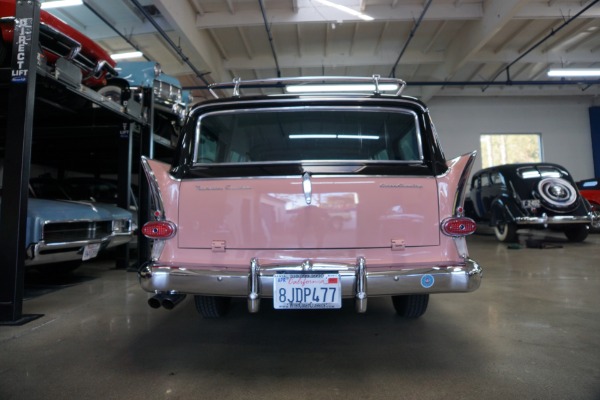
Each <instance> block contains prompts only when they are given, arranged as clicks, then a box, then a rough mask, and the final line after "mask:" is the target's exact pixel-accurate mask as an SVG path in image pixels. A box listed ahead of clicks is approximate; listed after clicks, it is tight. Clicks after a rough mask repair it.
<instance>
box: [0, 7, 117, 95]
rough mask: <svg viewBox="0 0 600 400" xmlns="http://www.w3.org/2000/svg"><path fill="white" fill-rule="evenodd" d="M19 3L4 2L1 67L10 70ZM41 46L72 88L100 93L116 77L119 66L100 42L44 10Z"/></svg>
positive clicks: (0, 15) (1, 9)
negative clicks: (108, 79) (77, 87)
mask: <svg viewBox="0 0 600 400" xmlns="http://www.w3.org/2000/svg"><path fill="white" fill-rule="evenodd" d="M15 12H16V2H15V1H14V0H0V29H1V31H2V40H1V41H0V65H1V66H3V67H10V62H11V60H10V54H11V52H10V49H11V48H12V44H13V37H14V31H15ZM39 43H40V47H41V50H42V54H43V57H44V58H45V60H46V65H47V67H48V69H49V70H50V71H51V72H52V73H54V74H55V75H56V76H57V78H59V79H61V80H64V81H67V82H69V83H71V84H72V85H79V84H81V83H83V84H84V85H86V86H88V87H91V88H94V89H97V88H100V87H103V86H104V85H106V78H107V76H108V75H110V76H116V75H117V72H116V70H115V66H116V62H115V61H114V60H113V59H112V58H111V57H110V55H109V54H108V53H107V52H106V51H105V50H104V49H103V48H102V47H101V46H100V45H99V44H97V43H96V42H94V41H93V40H92V39H90V38H89V37H87V36H85V35H84V34H82V33H81V32H79V31H78V30H76V29H74V28H73V27H71V26H69V25H68V24H67V23H66V22H64V21H62V20H60V19H59V18H57V17H55V16H54V15H52V14H50V13H49V12H47V11H45V10H40V37H39Z"/></svg>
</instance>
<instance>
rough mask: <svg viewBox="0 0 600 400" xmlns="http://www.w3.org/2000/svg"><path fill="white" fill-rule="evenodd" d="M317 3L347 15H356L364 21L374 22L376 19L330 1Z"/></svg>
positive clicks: (317, 0) (321, 0)
mask: <svg viewBox="0 0 600 400" xmlns="http://www.w3.org/2000/svg"><path fill="white" fill-rule="evenodd" d="M315 1H316V2H318V3H321V4H323V5H324V6H328V7H332V8H335V9H338V10H340V11H343V12H345V13H347V14H350V15H354V16H355V17H358V18H360V19H362V20H364V21H373V20H374V19H375V18H373V17H371V16H369V15H367V14H363V13H361V12H359V11H356V10H353V9H351V8H350V7H346V6H342V5H340V4H337V3H334V2H333V1H328V0H315Z"/></svg>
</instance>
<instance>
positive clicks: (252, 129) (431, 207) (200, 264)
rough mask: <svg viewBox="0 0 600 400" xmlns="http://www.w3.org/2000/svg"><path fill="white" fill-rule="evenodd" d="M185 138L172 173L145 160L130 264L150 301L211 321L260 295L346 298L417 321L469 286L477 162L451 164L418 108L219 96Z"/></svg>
mask: <svg viewBox="0 0 600 400" xmlns="http://www.w3.org/2000/svg"><path fill="white" fill-rule="evenodd" d="M367 81H368V80H367ZM394 81H395V82H396V83H398V81H396V80H394ZM400 82H401V81H400ZM269 83H272V82H269ZM182 134H183V135H184V137H183V140H182V141H180V147H179V149H178V151H179V152H178V157H177V159H176V161H175V162H174V163H173V165H168V164H164V163H161V162H159V161H154V160H149V159H144V160H143V162H142V164H143V167H144V171H145V172H146V175H147V177H148V180H149V182H150V188H151V190H152V193H153V200H154V204H155V205H156V210H155V212H154V216H155V220H154V221H150V222H149V223H147V224H146V225H145V226H144V227H143V233H144V235H146V236H147V237H150V238H152V239H154V244H153V249H152V255H151V260H150V261H149V262H148V263H146V264H145V265H144V266H143V267H142V268H141V269H140V282H141V286H142V287H143V288H144V289H145V290H146V291H149V292H152V293H155V296H153V297H152V298H151V299H150V301H149V303H150V305H151V306H154V307H158V306H160V305H161V304H162V305H163V306H165V307H166V308H172V307H173V306H174V305H175V304H176V303H177V302H179V301H180V300H181V299H182V298H183V296H185V295H186V294H192V295H194V297H195V302H196V306H197V309H198V311H199V312H200V313H201V314H202V315H203V316H204V317H218V316H221V315H223V314H224V313H225V312H226V310H227V307H228V304H229V301H230V299H231V298H232V297H245V298H246V299H247V300H248V308H249V311H250V312H257V311H258V310H259V306H260V300H261V299H263V298H264V299H270V300H271V301H272V303H273V307H274V308H276V309H314V308H340V307H341V301H342V299H346V298H348V299H350V298H352V299H354V300H355V303H356V309H357V311H359V312H365V311H366V309H367V299H368V298H369V297H375V296H392V299H393V304H394V307H395V309H396V311H397V312H398V314H400V315H403V316H407V317H419V316H421V315H422V314H423V313H424V312H425V311H426V308H427V304H428V300H429V294H431V293H448V292H470V291H473V290H475V289H477V288H478V287H479V284H480V279H481V268H480V266H479V265H478V264H477V263H476V262H475V261H473V260H472V259H470V258H469V255H468V251H467V246H466V236H467V235H469V234H471V233H472V232H473V231H474V230H475V224H474V222H473V221H472V220H470V219H469V218H466V217H464V216H463V209H462V202H463V200H464V188H465V184H466V182H467V180H468V174H469V171H470V168H471V166H472V163H473V160H474V157H475V155H474V154H466V155H464V156H462V157H458V158H456V159H454V160H451V161H448V162H447V161H446V160H445V159H444V158H443V154H442V152H441V149H440V148H439V144H438V143H439V142H438V140H437V136H436V133H435V131H434V129H433V125H432V124H431V121H430V119H429V115H428V113H427V109H426V108H425V106H424V105H423V104H422V103H420V102H418V101H417V100H414V99H410V98H406V97H402V96H399V95H389V96H388V95H381V94H378V93H375V94H371V95H339V94H338V95H328V96H319V95H313V96H306V97H305V96H280V97H269V96H263V97H261V98H249V99H248V98H244V97H239V98H230V99H222V100H215V101H211V102H206V103H204V104H202V105H199V106H197V107H195V108H194V109H193V110H192V112H191V117H190V118H189V119H188V124H187V125H186V127H185V128H184V131H183V133H182Z"/></svg>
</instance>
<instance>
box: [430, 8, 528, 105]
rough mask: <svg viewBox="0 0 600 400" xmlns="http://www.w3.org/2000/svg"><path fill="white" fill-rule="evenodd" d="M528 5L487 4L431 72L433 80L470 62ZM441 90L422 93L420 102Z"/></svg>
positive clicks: (444, 77)
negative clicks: (477, 18)
mask: <svg viewBox="0 0 600 400" xmlns="http://www.w3.org/2000/svg"><path fill="white" fill-rule="evenodd" d="M526 3H527V0H493V1H488V2H487V3H486V7H485V11H484V15H483V16H482V18H480V19H479V20H477V21H474V22H471V23H469V24H467V25H466V26H465V28H463V29H462V30H461V32H459V34H458V35H457V37H456V38H454V40H453V41H452V44H451V45H450V46H449V48H448V49H447V50H446V62H445V63H444V64H442V65H440V66H439V67H438V68H436V70H435V71H434V73H433V74H432V75H433V78H434V79H437V80H441V81H443V80H446V79H449V78H450V77H452V75H454V74H455V73H456V71H457V70H458V69H459V68H460V67H462V66H463V65H465V64H466V63H467V62H469V61H470V59H471V57H473V56H474V55H475V54H477V53H478V52H479V51H480V50H481V48H482V47H483V46H484V45H485V44H486V43H488V42H489V41H490V40H491V39H492V38H493V37H494V35H495V34H496V33H498V31H500V29H502V27H504V26H505V25H506V24H507V23H508V22H510V20H511V19H512V18H513V17H514V16H515V15H516V14H517V12H518V11H519V10H520V9H521V8H522V7H523V5H524V4H526ZM440 89H441V87H439V86H437V87H436V86H433V87H428V88H426V89H424V90H423V96H424V97H423V99H424V100H425V101H428V100H429V99H430V98H431V97H432V96H433V95H434V94H436V92H437V91H438V90H440Z"/></svg>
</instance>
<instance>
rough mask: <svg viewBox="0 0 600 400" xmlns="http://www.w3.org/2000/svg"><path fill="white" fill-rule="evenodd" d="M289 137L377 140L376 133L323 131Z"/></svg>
mask: <svg viewBox="0 0 600 400" xmlns="http://www.w3.org/2000/svg"><path fill="white" fill-rule="evenodd" d="M289 138H290V139H356V140H379V136H376V135H332V134H329V133H325V134H322V135H319V134H318V133H307V134H298V135H290V136H289Z"/></svg>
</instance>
